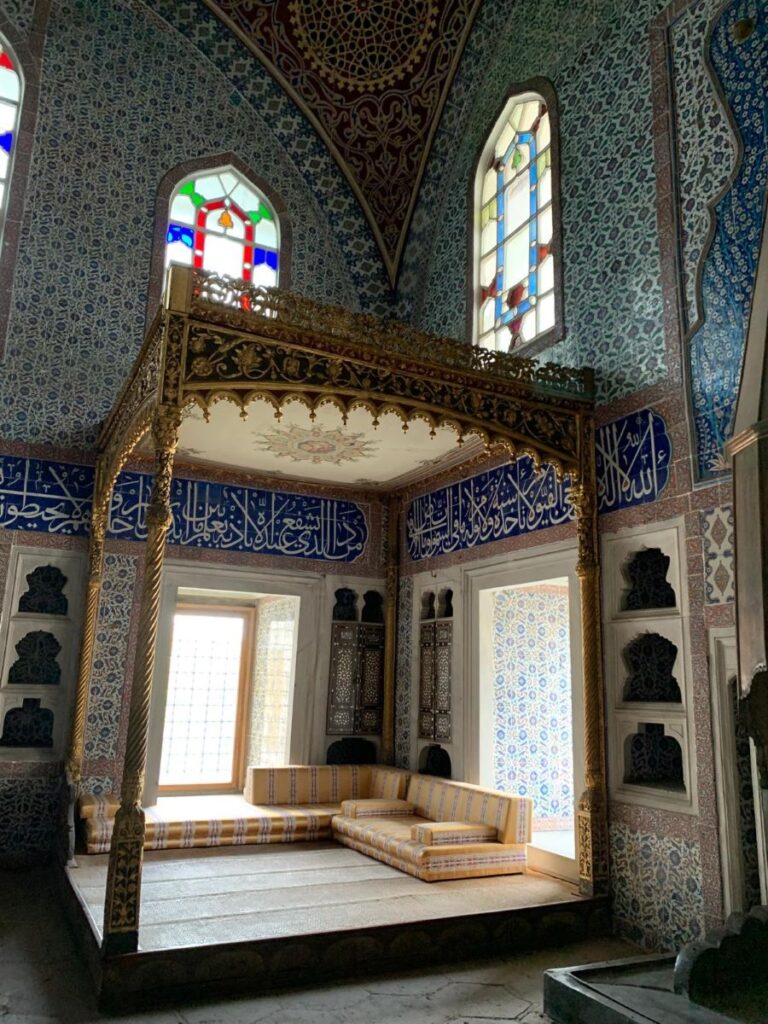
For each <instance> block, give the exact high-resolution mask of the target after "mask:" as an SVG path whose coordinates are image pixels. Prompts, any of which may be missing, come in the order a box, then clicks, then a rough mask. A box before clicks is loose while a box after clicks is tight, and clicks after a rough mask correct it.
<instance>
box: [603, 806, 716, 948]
mask: <svg viewBox="0 0 768 1024" xmlns="http://www.w3.org/2000/svg"><path fill="white" fill-rule="evenodd" d="M610 855H611V880H612V889H613V907H612V911H613V917H614V922H615V925H616V928H617V930H618V931H619V933H620V934H622V935H624V936H626V938H628V939H630V940H631V941H632V942H636V943H638V945H640V946H643V947H645V948H647V949H650V950H655V951H674V950H679V949H680V948H681V946H684V945H685V944H686V943H687V942H692V941H693V940H695V939H699V938H701V936H702V934H703V930H704V896H703V891H702V883H701V857H700V852H699V844H698V843H695V842H690V841H688V840H686V839H677V838H674V837H671V836H658V835H652V834H644V833H640V832H635V831H633V830H632V829H630V828H629V827H628V826H627V825H625V824H623V823H618V822H614V823H612V824H611V826H610Z"/></svg>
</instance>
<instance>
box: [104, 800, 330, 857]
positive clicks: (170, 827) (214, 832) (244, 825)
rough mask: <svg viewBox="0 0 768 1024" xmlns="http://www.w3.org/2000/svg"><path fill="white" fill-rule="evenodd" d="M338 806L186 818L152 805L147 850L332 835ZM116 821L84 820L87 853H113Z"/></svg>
mask: <svg viewBox="0 0 768 1024" xmlns="http://www.w3.org/2000/svg"><path fill="white" fill-rule="evenodd" d="M338 810H339V808H338V806H337V805H336V804H325V805H322V804H316V805H314V806H311V807H297V806H291V807H253V808H249V813H248V815H247V816H243V817H242V818H221V819H211V820H209V821H183V820H179V819H174V818H173V817H172V816H170V815H164V814H163V813H162V812H161V811H158V809H157V808H155V807H150V808H147V809H146V810H145V812H144V814H145V828H144V849H145V850H177V849H186V848H189V847H199V846H239V845H245V844H257V843H290V842H297V841H301V840H306V841H311V840H314V839H327V838H329V837H330V835H331V819H332V818H333V816H334V814H337V813H338ZM114 824H115V823H114V819H112V818H94V817H91V818H87V819H86V820H85V835H86V849H87V852H88V853H107V852H108V851H109V847H110V843H111V840H112V831H113V829H114Z"/></svg>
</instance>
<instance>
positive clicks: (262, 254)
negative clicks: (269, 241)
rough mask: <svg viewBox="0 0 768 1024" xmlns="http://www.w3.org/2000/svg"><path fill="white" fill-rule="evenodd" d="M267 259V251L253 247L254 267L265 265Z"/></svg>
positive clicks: (256, 246)
mask: <svg viewBox="0 0 768 1024" xmlns="http://www.w3.org/2000/svg"><path fill="white" fill-rule="evenodd" d="M266 258H267V251H266V249H260V248H259V247H258V245H255V246H254V247H253V265H254V267H259V266H261V264H262V263H264V261H265V260H266Z"/></svg>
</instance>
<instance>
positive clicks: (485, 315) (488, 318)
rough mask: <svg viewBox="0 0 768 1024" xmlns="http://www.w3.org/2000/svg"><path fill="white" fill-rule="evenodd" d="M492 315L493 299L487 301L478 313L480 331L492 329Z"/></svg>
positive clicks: (493, 312) (493, 311)
mask: <svg viewBox="0 0 768 1024" xmlns="http://www.w3.org/2000/svg"><path fill="white" fill-rule="evenodd" d="M494 315H495V310H494V301H493V299H488V301H487V302H486V303H485V304H484V305H483V308H482V310H481V313H480V330H481V331H490V330H491V329H492V328H493V320H494Z"/></svg>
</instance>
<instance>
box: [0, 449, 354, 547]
mask: <svg viewBox="0 0 768 1024" xmlns="http://www.w3.org/2000/svg"><path fill="white" fill-rule="evenodd" d="M150 491H151V477H150V476H149V475H147V474H144V473H132V472H126V473H121V475H120V477H119V479H118V482H117V485H116V486H115V493H114V496H113V500H112V509H111V515H110V526H109V533H108V536H110V537H114V538H115V539H118V540H144V539H145V538H146V536H147V528H146V509H147V505H148V503H149V497H150ZM92 493H93V469H92V468H91V467H90V466H75V465H69V464H66V463H55V462H48V461H46V460H43V459H25V458H19V457H15V456H0V527H2V528H4V529H7V530H30V531H36V532H45V533H61V534H65V535H69V536H76V537H84V536H87V534H88V521H89V517H90V507H91V496H92ZM171 507H172V511H173V525H172V527H171V530H170V533H169V537H168V541H169V543H170V544H178V545H180V546H182V547H198V548H214V549H216V550H219V551H248V552H252V553H254V554H265V555H286V556H289V557H293V558H308V559H314V560H321V561H329V562H354V561H355V560H356V559H357V558H360V557H361V556H362V555H363V553H364V552H365V548H366V544H367V542H368V524H367V522H366V518H365V512H364V511H363V509H362V508H361V506H360V505H358V504H356V503H355V502H352V501H343V500H336V499H332V498H319V497H315V496H310V495H303V494H290V493H287V492H283V491H267V490H261V489H258V488H255V487H237V486H233V485H230V484H218V483H208V482H205V481H199V480H174V481H173V484H172V488H171Z"/></svg>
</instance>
